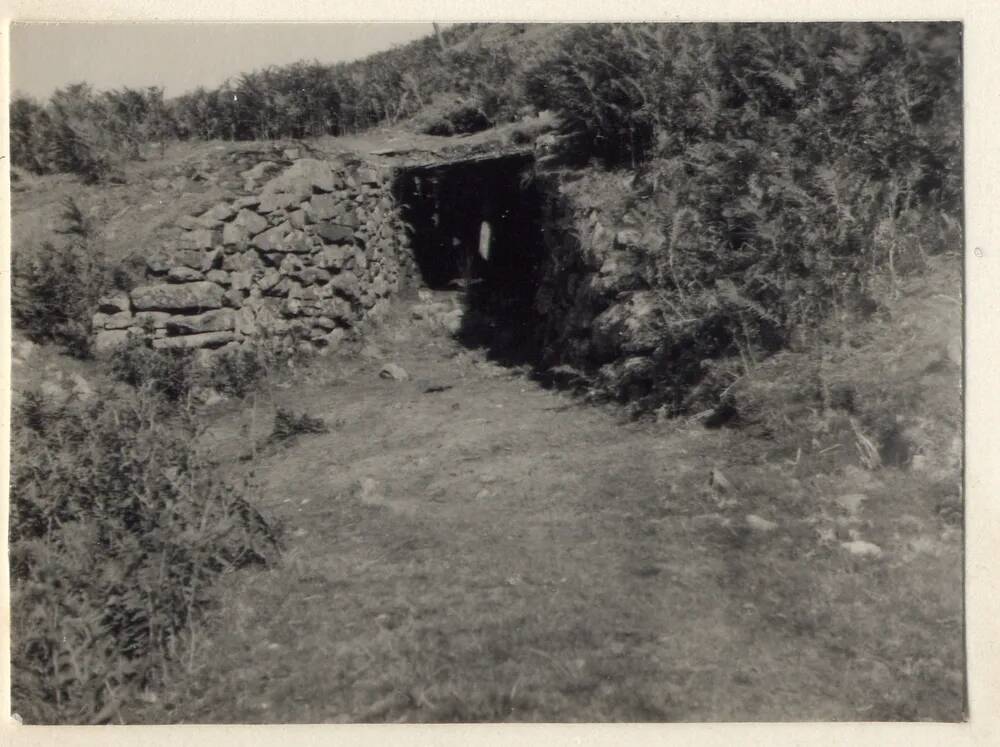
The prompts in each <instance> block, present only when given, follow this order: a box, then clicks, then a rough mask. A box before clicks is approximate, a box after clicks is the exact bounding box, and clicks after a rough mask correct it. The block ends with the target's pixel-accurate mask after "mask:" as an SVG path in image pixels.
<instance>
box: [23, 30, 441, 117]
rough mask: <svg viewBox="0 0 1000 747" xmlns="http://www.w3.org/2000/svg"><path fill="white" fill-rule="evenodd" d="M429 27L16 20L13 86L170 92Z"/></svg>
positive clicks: (342, 54)
mask: <svg viewBox="0 0 1000 747" xmlns="http://www.w3.org/2000/svg"><path fill="white" fill-rule="evenodd" d="M432 33H434V29H433V27H432V26H431V24H430V23H266V24H263V23H262V24H237V23H215V24H209V23H199V24H192V23H161V24H153V23H120V24H115V23H92V24H88V23H53V24H41V23H15V24H12V25H11V44H10V49H11V68H10V73H11V77H10V87H11V91H12V92H13V93H24V94H28V95H30V96H34V97H35V98H39V99H43V98H46V97H48V96H49V95H50V94H51V93H52V92H53V91H54V90H55V89H56V88H59V87H61V86H64V85H66V84H67V83H74V82H81V81H84V82H87V83H90V84H91V85H92V86H94V87H95V88H97V89H107V88H120V87H122V86H129V87H132V88H138V87H144V86H153V85H159V86H163V87H164V88H165V89H166V95H167V96H168V97H170V96H176V95H179V94H181V93H184V92H185V91H189V90H191V89H192V88H195V87H196V86H199V85H203V86H205V87H209V88H210V87H214V86H217V85H219V84H220V83H222V82H223V81H224V80H225V79H226V78H227V77H231V76H235V75H236V74H238V73H242V72H249V71H251V70H254V69H259V68H262V67H267V66H268V65H284V64H287V63H291V62H295V61H297V60H303V59H304V60H313V59H317V60H319V61H320V62H323V63H332V62H340V61H348V60H355V59H358V58H360V57H365V56H367V55H369V54H371V53H373V52H378V51H380V50H383V49H389V48H390V47H392V46H395V45H398V44H405V43H406V42H409V41H412V40H414V39H418V38H420V37H422V36H426V35H428V34H432Z"/></svg>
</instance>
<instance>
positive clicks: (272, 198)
mask: <svg viewBox="0 0 1000 747" xmlns="http://www.w3.org/2000/svg"><path fill="white" fill-rule="evenodd" d="M304 196H306V195H302V194H300V193H297V192H262V193H261V195H260V205H258V206H257V212H258V213H273V212H274V211H275V210H284V209H286V208H289V207H291V206H293V205H297V204H298V203H299V202H300V201H301V200H302V198H303V197H304Z"/></svg>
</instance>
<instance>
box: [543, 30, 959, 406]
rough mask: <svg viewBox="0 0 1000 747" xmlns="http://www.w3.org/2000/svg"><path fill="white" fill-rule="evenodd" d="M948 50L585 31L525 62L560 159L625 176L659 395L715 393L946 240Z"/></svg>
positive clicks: (925, 45)
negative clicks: (654, 330) (553, 118)
mask: <svg viewBox="0 0 1000 747" xmlns="http://www.w3.org/2000/svg"><path fill="white" fill-rule="evenodd" d="M960 51H961V50H960V35H959V27H958V26H957V25H955V24H951V25H949V24H912V25H911V24H885V25H877V24H835V25H827V24H794V25H793V24H766V25H700V24H699V25H655V24H642V25H615V26H610V27H609V26H580V27H576V28H574V29H573V30H572V31H571V32H570V33H568V34H567V35H566V36H564V37H562V40H561V44H560V46H559V48H558V49H557V50H556V51H554V53H553V54H551V55H550V56H548V57H547V58H545V59H544V60H543V61H542V62H541V63H539V64H538V65H537V66H536V67H535V68H533V69H532V70H529V71H528V72H527V74H526V75H527V83H526V91H527V95H528V97H529V99H530V100H531V101H532V102H533V103H534V104H535V105H536V106H543V105H544V106H548V107H551V108H553V109H554V110H555V111H556V112H557V113H558V115H559V116H560V118H561V120H562V130H563V133H562V134H563V135H564V136H565V138H564V142H565V143H567V148H568V150H569V155H576V157H577V159H578V160H579V161H581V162H585V161H586V160H587V159H598V160H599V161H600V162H602V163H603V164H604V165H605V166H606V167H608V168H610V169H615V168H619V167H621V168H624V169H628V170H633V171H635V172H636V177H635V179H634V181H633V182H632V186H631V189H630V194H629V195H628V197H627V199H626V202H627V205H626V211H627V212H631V213H632V216H633V218H634V219H635V220H637V221H638V222H639V224H640V225H644V226H646V227H648V228H652V229H655V231H656V232H657V233H658V235H659V242H658V244H657V245H656V247H655V251H654V252H653V253H652V255H651V257H650V262H649V264H650V265H651V266H650V267H649V268H647V277H646V282H647V284H648V286H649V287H650V288H652V289H653V290H654V291H655V293H656V295H657V297H658V307H659V313H660V322H661V324H660V327H659V329H660V334H661V336H662V341H661V344H660V345H659V346H658V348H657V356H658V359H659V360H660V361H661V362H662V364H663V365H662V366H661V368H662V371H660V374H661V376H660V378H659V380H658V383H657V387H658V390H659V391H658V393H657V395H656V396H658V397H659V398H660V399H661V400H665V401H666V402H667V403H668V404H669V405H670V406H671V407H673V408H675V409H685V407H686V406H687V405H688V404H690V402H691V400H692V395H693V396H694V398H699V397H701V398H702V399H708V400H710V399H711V398H712V396H714V395H717V394H719V393H720V392H721V391H724V390H725V389H726V388H727V387H728V386H729V384H731V383H732V380H733V378H734V377H735V376H738V375H741V374H743V373H745V372H746V371H747V370H748V369H749V368H750V367H751V366H752V365H753V364H754V363H755V362H756V361H757V360H759V359H760V358H761V357H763V356H765V355H767V354H768V353H770V352H773V351H775V350H777V349H779V348H781V347H783V346H785V345H787V344H789V343H790V342H791V341H792V338H793V336H794V335H795V334H797V333H801V332H803V331H804V330H806V329H808V328H809V327H810V326H812V325H815V324H817V323H819V322H821V321H822V320H823V319H825V318H827V317H828V315H829V314H830V313H832V312H834V311H836V310H838V309H839V310H849V311H858V310H865V309H868V310H873V309H875V308H877V306H878V299H879V297H880V296H884V294H885V293H892V292H893V290H894V288H895V286H896V283H897V281H898V278H899V276H900V274H902V273H907V272H910V271H913V270H916V269H921V268H922V267H923V266H924V263H925V260H926V259H927V257H928V256H929V255H931V254H935V253H939V252H941V251H943V250H946V249H952V250H954V249H957V248H959V247H960V246H961V243H960V242H961V208H962V181H961V180H962V169H961V153H962V146H961V142H962V141H961V124H962V117H961V110H962V94H961V59H960ZM719 358H723V359H726V360H730V361H733V360H735V361H737V365H735V366H728V367H724V368H725V370H721V371H720V370H719V368H718V367H717V366H716V367H715V370H708V371H706V370H705V361H706V360H712V359H719ZM715 374H718V375H717V376H716V375H715ZM692 389H693V391H692Z"/></svg>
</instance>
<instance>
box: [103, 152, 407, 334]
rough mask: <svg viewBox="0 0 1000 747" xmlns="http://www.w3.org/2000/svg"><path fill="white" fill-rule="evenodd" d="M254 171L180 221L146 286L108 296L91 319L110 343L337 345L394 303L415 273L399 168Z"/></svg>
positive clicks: (152, 263) (151, 263)
mask: <svg viewBox="0 0 1000 747" xmlns="http://www.w3.org/2000/svg"><path fill="white" fill-rule="evenodd" d="M275 170H280V167H278V166H277V165H276V164H274V163H273V162H262V163H260V164H258V165H257V166H255V167H254V168H252V169H250V170H249V171H247V172H245V173H244V177H245V179H246V182H245V189H244V190H243V194H234V195H233V199H232V200H228V201H221V202H219V203H218V204H216V205H214V206H213V207H211V208H210V209H209V210H207V211H205V212H204V213H202V214H200V215H196V216H185V217H184V218H182V219H181V220H180V221H178V226H179V228H180V229H182V233H181V235H180V237H179V239H178V241H177V243H176V246H174V247H171V250H170V251H169V252H168V255H167V256H166V257H151V258H150V259H149V260H148V262H147V283H146V284H144V285H141V286H139V287H136V288H134V289H133V290H132V291H131V292H130V293H119V294H115V295H112V296H108V297H106V298H104V299H102V300H101V303H100V306H99V309H98V313H97V314H96V315H95V316H94V319H93V324H94V330H95V332H96V345H95V347H96V349H97V351H98V352H107V351H109V350H112V349H114V348H115V347H117V346H118V345H120V344H122V343H123V342H124V341H125V340H126V338H127V336H128V335H129V334H130V333H131V334H136V335H140V336H142V337H145V338H147V339H150V340H151V343H152V345H153V347H154V348H197V349H205V348H207V349H220V348H221V349H232V348H234V347H236V346H238V345H241V344H243V343H246V342H252V341H255V340H258V339H260V338H262V337H264V336H266V337H268V338H270V339H272V340H279V341H281V342H283V343H287V344H289V345H295V346H298V347H300V348H303V349H307V350H316V351H324V350H331V349H335V348H336V347H337V346H338V345H339V344H340V342H341V340H343V339H344V338H345V337H346V336H348V335H349V334H350V333H351V332H352V330H354V329H355V328H357V327H358V326H359V325H361V324H362V323H363V322H365V321H366V320H369V319H374V318H377V317H378V316H379V315H380V314H382V313H383V312H384V310H385V309H386V306H387V304H388V300H389V297H390V296H391V295H392V294H393V293H394V292H396V291H397V290H398V289H399V288H400V285H401V283H403V282H405V280H406V279H407V278H409V277H412V276H413V274H414V273H415V268H414V265H413V260H412V257H411V252H410V249H409V238H408V236H407V235H406V233H405V231H404V230H403V225H402V223H401V222H400V219H399V215H398V213H397V210H396V206H395V203H394V200H393V196H392V179H391V175H390V174H389V173H387V172H386V171H385V170H383V169H380V168H379V167H377V166H374V165H371V164H366V163H364V162H362V161H359V160H357V159H352V158H348V157H338V158H336V159H330V160H318V159H314V158H301V159H298V160H296V161H294V162H293V163H292V165H291V166H289V167H288V168H286V169H285V170H284V171H282V172H281V173H279V174H277V175H276V176H273V178H271V179H270V180H269V181H267V182H266V183H265V184H264V185H263V187H262V188H259V189H258V188H256V184H257V183H258V180H260V179H263V178H265V177H267V176H268V175H273V173H274V171H275Z"/></svg>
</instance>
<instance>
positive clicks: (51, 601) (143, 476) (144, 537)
mask: <svg viewBox="0 0 1000 747" xmlns="http://www.w3.org/2000/svg"><path fill="white" fill-rule="evenodd" d="M12 426H13V427H12V437H11V451H12V455H11V465H12V480H11V491H10V568H11V599H12V607H11V618H12V634H13V635H12V644H11V655H12V665H13V666H12V672H13V707H14V709H15V710H16V711H17V712H18V713H20V715H21V716H22V717H23V718H24V719H25V720H27V721H30V722H36V723H99V722H104V721H108V720H112V719H113V718H114V717H115V715H116V713H117V711H118V708H119V707H120V706H121V705H123V704H125V703H127V702H129V701H130V700H132V699H133V698H135V697H136V696H138V695H139V694H140V693H141V692H143V691H145V690H148V689H155V688H156V687H157V686H160V685H162V684H163V683H164V682H165V681H166V680H167V679H169V676H170V671H171V667H172V666H173V665H174V664H176V663H179V662H185V661H186V662H188V663H190V662H192V661H193V659H194V657H195V656H197V654H198V649H197V640H198V637H197V632H198V627H199V626H200V625H201V624H202V623H203V622H204V621H205V619H206V615H207V614H208V612H209V611H210V609H211V607H212V604H213V600H214V598H215V587H214V583H215V580H216V579H217V578H218V577H219V576H220V575H222V574H225V573H227V572H229V571H232V570H234V569H238V568H241V567H243V566H246V565H248V564H260V563H268V562H270V561H271V560H273V558H274V557H275V553H276V551H277V548H278V545H277V538H276V535H275V531H274V530H273V529H272V527H271V526H270V525H269V524H268V522H267V521H266V520H265V519H264V518H263V517H262V516H261V514H260V513H258V511H257V510H256V509H255V508H254V506H253V504H252V502H251V500H250V498H249V494H250V491H251V487H250V486H247V485H243V486H240V487H236V486H233V485H230V484H224V483H222V482H220V481H219V479H218V478H217V476H216V472H215V470H214V469H213V464H212V462H211V460H210V459H209V458H208V457H207V456H206V454H205V453H203V451H202V450H201V449H200V448H199V445H198V444H199V430H198V427H197V426H196V423H195V422H194V420H193V418H192V417H191V416H190V413H189V412H188V411H187V410H186V409H185V408H180V411H179V412H178V408H177V407H176V406H174V405H172V404H170V403H168V402H166V400H165V399H164V398H163V397H161V396H160V395H158V394H156V393H155V392H154V391H153V390H152V388H150V387H144V388H142V389H140V390H137V391H131V390H127V389H126V390H116V391H114V392H110V391H108V392H102V393H100V396H98V397H95V398H93V399H92V400H90V401H89V402H87V403H80V402H73V401H70V402H62V403H59V404H55V403H52V402H49V401H46V400H45V399H44V397H42V396H40V395H37V394H28V395H25V396H24V397H23V399H22V400H21V402H20V403H18V405H17V406H16V407H15V410H14V418H13V424H12Z"/></svg>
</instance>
